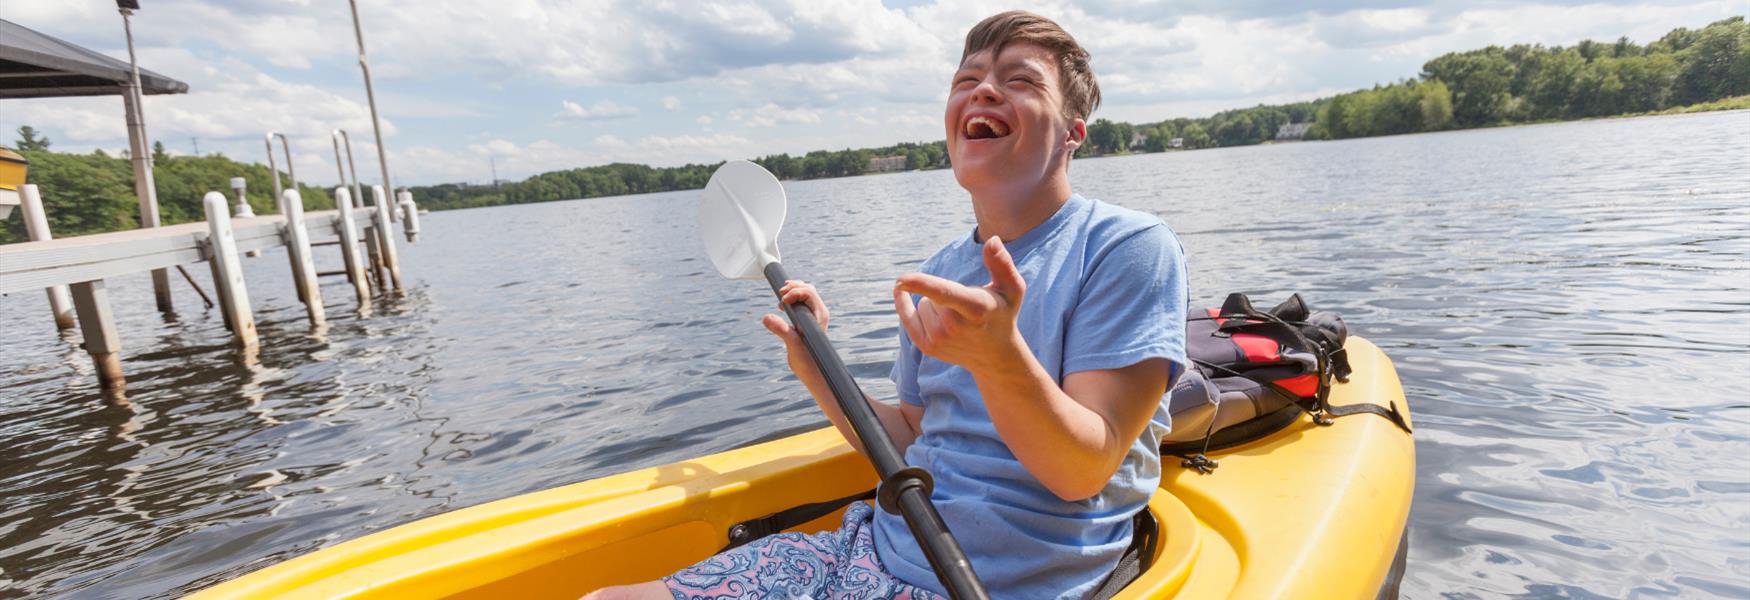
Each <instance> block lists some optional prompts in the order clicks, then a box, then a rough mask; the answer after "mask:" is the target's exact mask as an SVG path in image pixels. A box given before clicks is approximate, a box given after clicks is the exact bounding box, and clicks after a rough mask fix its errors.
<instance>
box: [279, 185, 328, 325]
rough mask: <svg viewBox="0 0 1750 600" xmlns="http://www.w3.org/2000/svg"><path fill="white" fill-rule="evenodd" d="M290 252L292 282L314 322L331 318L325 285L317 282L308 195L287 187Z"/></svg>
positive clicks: (317, 322)
mask: <svg viewBox="0 0 1750 600" xmlns="http://www.w3.org/2000/svg"><path fill="white" fill-rule="evenodd" d="M284 207H285V217H286V253H287V254H290V255H292V281H293V283H294V284H295V285H297V286H298V296H299V297H302V298H303V299H304V308H305V310H306V311H308V312H309V313H310V324H311V325H321V324H323V323H324V322H326V321H327V320H328V314H327V313H326V312H325V311H324V310H323V308H322V288H321V287H319V286H317V285H316V263H315V262H314V261H312V260H311V259H310V229H309V227H307V226H305V225H304V198H303V196H301V195H300V194H298V190H286V196H285V198H284Z"/></svg>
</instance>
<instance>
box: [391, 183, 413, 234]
mask: <svg viewBox="0 0 1750 600" xmlns="http://www.w3.org/2000/svg"><path fill="white" fill-rule="evenodd" d="M395 198H396V202H395V205H396V206H399V207H400V208H401V219H402V221H401V231H402V232H403V233H406V234H407V243H409V244H411V243H414V242H417V241H419V205H418V204H414V203H413V192H409V191H407V188H402V189H401V191H399V192H395Z"/></svg>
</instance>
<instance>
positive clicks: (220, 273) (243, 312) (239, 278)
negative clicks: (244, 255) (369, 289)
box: [201, 192, 259, 349]
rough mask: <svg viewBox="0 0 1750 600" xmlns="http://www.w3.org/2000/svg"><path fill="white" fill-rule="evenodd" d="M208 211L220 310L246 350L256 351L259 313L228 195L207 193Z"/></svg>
mask: <svg viewBox="0 0 1750 600" xmlns="http://www.w3.org/2000/svg"><path fill="white" fill-rule="evenodd" d="M201 203H202V204H204V205H205V207H206V211H207V232H208V234H209V235H208V237H207V244H208V247H209V248H211V249H212V253H213V256H212V261H213V284H214V287H216V288H218V290H219V308H220V310H222V311H224V312H225V316H226V319H225V320H226V321H229V322H230V323H231V324H232V327H231V333H232V334H233V335H235V336H236V338H237V343H238V344H240V345H242V346H243V347H244V348H245V349H254V348H256V346H257V344H258V342H259V340H258V338H257V337H256V334H255V314H254V313H252V312H250V310H249V290H248V289H247V288H246V287H244V285H243V263H242V261H240V260H238V259H237V238H236V236H235V234H233V233H232V232H231V211H230V210H229V208H230V207H229V206H226V203H225V195H224V194H221V193H218V192H207V196H206V198H205V199H203V200H202V201H201Z"/></svg>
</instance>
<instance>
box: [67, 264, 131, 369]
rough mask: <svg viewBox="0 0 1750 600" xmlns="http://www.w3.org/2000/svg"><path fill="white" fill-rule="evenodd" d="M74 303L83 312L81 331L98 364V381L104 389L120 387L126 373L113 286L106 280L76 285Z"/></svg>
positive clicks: (73, 292)
mask: <svg viewBox="0 0 1750 600" xmlns="http://www.w3.org/2000/svg"><path fill="white" fill-rule="evenodd" d="M72 288H73V289H72V294H73V307H74V309H75V310H77V311H78V312H79V332H80V333H82V334H84V335H85V351H86V352H90V353H91V362H92V363H93V364H95V365H96V366H97V382H98V383H99V384H102V385H103V388H104V389H116V388H120V387H121V386H122V384H123V383H125V382H126V379H125V378H123V377H122V359H121V354H120V352H121V349H122V341H121V336H119V335H117V334H116V331H115V313H114V312H111V311H110V309H109V290H108V289H105V288H104V286H103V280H102V279H98V280H94V281H82V282H79V283H75V284H73V285H72Z"/></svg>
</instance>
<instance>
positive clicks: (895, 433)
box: [761, 281, 924, 456]
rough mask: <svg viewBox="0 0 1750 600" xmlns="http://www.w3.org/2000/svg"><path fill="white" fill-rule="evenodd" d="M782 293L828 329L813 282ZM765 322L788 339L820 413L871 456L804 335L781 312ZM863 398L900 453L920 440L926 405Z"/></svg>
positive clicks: (792, 284)
mask: <svg viewBox="0 0 1750 600" xmlns="http://www.w3.org/2000/svg"><path fill="white" fill-rule="evenodd" d="M779 293H780V294H781V298H782V299H781V302H783V303H784V304H794V303H797V302H801V303H803V304H805V305H807V306H808V308H809V311H810V312H813V313H814V318H815V319H816V320H818V321H820V328H821V331H825V330H826V326H827V321H828V319H829V317H830V315H829V314H828V312H827V310H826V304H825V303H824V302H822V301H821V300H820V292H819V291H818V290H816V289H815V287H814V286H813V285H809V284H807V283H804V282H801V281H787V282H785V283H784V287H783V288H781V289H780V290H779ZM761 323H762V324H764V325H765V326H766V329H767V330H770V331H771V332H772V334H773V335H776V336H778V338H779V339H782V340H784V347H785V349H786V351H787V352H786V354H787V357H788V359H789V362H790V370H791V371H792V372H794V373H795V374H796V378H797V379H799V380H801V381H802V385H803V387H806V388H808V393H809V395H811V396H813V397H814V403H815V404H816V405H818V406H820V412H823V413H826V418H827V420H829V421H832V424H833V427H837V428H838V430H839V435H842V436H844V438H845V441H846V442H849V443H850V444H851V447H852V448H856V449H857V452H859V453H861V454H863V455H864V456H868V452H866V451H864V449H863V443H862V441H861V440H859V439H857V434H856V432H855V431H853V430H852V429H851V425H850V423H849V422H848V421H846V420H845V414H844V412H843V411H841V410H840V409H839V403H838V400H836V399H834V398H833V395H832V388H831V387H829V386H827V384H826V377H825V376H823V375H821V373H820V368H819V367H817V366H815V364H814V358H813V357H811V356H809V355H808V348H807V346H806V345H805V344H803V343H802V337H801V336H800V335H798V334H797V333H796V329H795V328H794V327H791V325H790V323H789V322H788V321H785V320H784V318H783V317H780V316H778V315H766V316H765V318H764V319H763V320H762V321H761ZM863 401H864V402H868V403H869V408H871V409H873V410H874V411H875V416H876V417H878V418H879V419H880V421H881V425H882V427H883V428H885V429H887V434H888V435H889V436H892V437H893V445H894V446H896V447H898V448H899V452H900V454H901V455H903V454H904V453H905V449H906V448H907V447H909V446H911V444H912V442H914V441H917V437H918V422H919V421H920V420H922V419H923V414H924V409H923V407H921V406H913V405H910V404H904V403H901V405H900V406H898V407H895V406H893V405H890V404H887V403H885V402H879V401H877V400H875V399H874V398H870V397H868V396H867V395H865V396H863Z"/></svg>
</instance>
